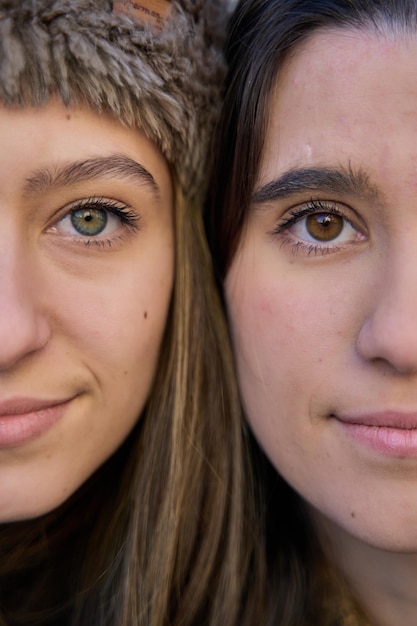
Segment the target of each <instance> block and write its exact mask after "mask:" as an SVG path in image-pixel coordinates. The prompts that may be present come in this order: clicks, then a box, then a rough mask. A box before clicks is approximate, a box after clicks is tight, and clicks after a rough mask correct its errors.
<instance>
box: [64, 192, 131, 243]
mask: <svg viewBox="0 0 417 626" xmlns="http://www.w3.org/2000/svg"><path fill="white" fill-rule="evenodd" d="M83 209H92V210H99V211H105V212H106V213H108V214H111V215H113V216H115V217H117V218H118V219H120V222H121V226H122V227H124V228H126V229H128V230H130V231H132V232H136V231H138V230H139V223H140V219H141V218H140V215H138V214H137V213H135V212H134V211H132V210H131V206H130V205H129V204H121V203H119V202H116V201H115V200H112V199H110V198H100V197H90V198H84V199H82V200H77V201H75V202H72V203H71V204H70V205H68V206H67V207H66V208H65V214H64V215H63V216H62V217H60V218H59V219H58V220H57V221H56V222H55V223H54V226H53V228H54V229H55V231H56V230H57V225H58V224H60V223H61V222H63V220H64V219H65V218H67V217H70V216H71V215H74V214H75V213H76V211H80V210H81V211H82V210H83ZM117 230H118V229H117ZM116 232H117V231H116ZM125 235H126V233H121V234H119V235H118V236H114V235H112V236H111V237H106V238H104V237H101V238H100V233H99V234H97V235H92V236H88V235H82V234H81V233H80V234H78V235H76V234H68V237H70V238H71V239H72V240H73V241H74V242H75V243H80V244H82V245H85V246H87V247H91V246H97V247H100V248H104V247H111V246H112V245H113V244H114V243H117V241H120V240H122V239H124V237H125Z"/></svg>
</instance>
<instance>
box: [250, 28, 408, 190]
mask: <svg viewBox="0 0 417 626" xmlns="http://www.w3.org/2000/svg"><path fill="white" fill-rule="evenodd" d="M410 133H412V134H413V135H414V141H415V143H416V145H417V36H416V35H399V34H393V33H384V34H382V33H379V32H378V33H377V32H375V31H366V30H364V31H359V30H353V29H334V30H328V31H319V32H317V33H316V34H314V35H313V36H311V37H310V38H309V39H308V40H307V41H305V42H304V43H302V44H301V45H300V46H298V47H297V48H295V50H294V52H293V54H292V55H291V57H290V58H289V59H288V60H287V61H286V62H285V64H284V66H283V68H282V69H281V71H280V74H279V76H278V78H277V81H276V85H275V88H274V91H273V94H272V98H271V103H270V119H269V126H268V133H267V138H266V148H265V152H264V159H263V168H262V172H261V178H270V177H271V175H274V174H277V173H278V172H280V171H281V170H282V169H288V168H290V167H298V166H306V165H311V164H314V165H317V164H320V165H335V161H337V162H338V164H340V165H344V164H346V161H349V160H351V159H353V160H355V159H363V158H364V155H365V154H366V153H368V152H369V151H370V148H371V146H372V142H375V141H377V142H378V143H379V145H380V148H381V151H382V152H384V151H391V150H392V149H395V148H401V145H402V144H404V145H407V146H409V144H410V141H409V140H410ZM392 142H393V143H392ZM381 151H380V152H379V154H381ZM361 165H363V164H362V163H361Z"/></svg>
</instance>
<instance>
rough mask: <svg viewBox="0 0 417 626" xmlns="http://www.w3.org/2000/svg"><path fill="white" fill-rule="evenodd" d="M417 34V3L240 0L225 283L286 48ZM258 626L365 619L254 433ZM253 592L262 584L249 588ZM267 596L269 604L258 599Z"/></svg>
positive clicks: (220, 182) (223, 208) (215, 224)
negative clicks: (318, 39)
mask: <svg viewBox="0 0 417 626" xmlns="http://www.w3.org/2000/svg"><path fill="white" fill-rule="evenodd" d="M324 29H359V30H368V31H369V30H371V31H375V32H380V33H384V32H393V33H410V34H412V35H413V36H416V32H417V3H416V2H415V0H320V1H316V0H241V1H240V2H239V4H238V6H237V9H236V12H235V14H234V16H233V18H232V20H231V23H230V25H229V36H228V41H227V45H226V59H227V62H228V65H229V73H228V77H227V80H226V85H225V93H224V105H223V112H222V116H221V121H220V124H219V128H218V133H217V145H216V149H215V153H214V163H215V167H214V170H213V176H212V181H211V185H210V201H209V203H208V209H207V212H206V228H207V232H208V238H209V243H210V247H211V251H212V254H213V258H214V264H215V269H216V275H217V279H218V282H219V285H220V287H221V285H222V282H223V280H224V278H225V276H226V274H227V271H228V269H229V267H230V264H231V262H232V260H233V257H234V254H235V253H236V250H237V248H238V246H239V242H240V239H241V235H242V231H243V229H244V228H245V223H246V219H247V215H248V212H249V210H250V206H251V198H252V195H253V191H254V188H255V184H256V182H257V179H258V175H259V169H260V165H261V159H262V154H263V149H264V144H265V138H266V134H267V128H268V120H269V107H270V103H271V100H272V94H273V89H274V88H275V85H276V84H277V80H278V78H279V75H280V71H281V69H282V67H283V65H284V64H285V61H286V60H287V59H288V57H289V55H291V54H294V53H296V51H297V47H298V46H299V45H300V44H301V43H302V42H304V41H306V40H307V39H308V38H309V37H311V36H313V35H314V33H316V32H317V31H320V30H321V31H322V30H324ZM251 454H252V477H253V478H252V481H251V483H250V484H255V495H254V502H255V505H256V513H255V515H256V518H257V520H256V522H255V523H256V524H258V527H260V528H261V530H260V531H259V537H258V544H257V557H258V558H257V559H255V560H254V561H253V562H254V563H255V564H256V565H255V566H254V568H255V567H259V569H258V570H256V569H254V570H253V579H256V580H258V582H259V581H260V580H261V581H262V582H261V585H260V587H262V588H263V589H264V596H263V598H260V603H261V605H262V606H263V608H262V609H261V610H260V613H259V615H258V621H256V623H257V624H262V625H265V624H267V625H268V626H310V625H311V626H313V625H314V626H316V625H320V626H331V625H332V626H336V625H340V626H341V625H343V626H347V625H348V624H349V626H353V625H357V624H361V625H363V624H366V623H368V622H367V618H366V616H365V615H364V614H363V613H362V612H361V610H360V608H359V607H357V606H356V603H355V601H354V599H353V598H352V597H351V596H350V592H349V589H348V588H347V586H346V585H345V582H344V581H343V579H342V577H341V576H339V575H337V572H335V571H334V570H333V567H332V565H331V564H330V563H329V562H328V560H327V559H326V558H325V556H324V554H323V551H322V550H321V547H320V543H319V541H318V540H317V537H316V534H315V532H314V529H313V527H312V524H311V523H310V520H309V517H308V515H307V513H306V511H305V509H304V506H303V503H302V501H301V498H299V496H298V495H297V494H296V493H295V492H294V491H293V490H292V488H291V487H289V486H288V485H287V484H286V483H285V482H284V480H283V479H281V477H280V476H279V475H278V474H277V472H276V470H275V469H274V468H273V467H272V466H271V464H270V463H269V461H268V460H267V459H266V457H265V455H264V454H263V452H262V451H261V450H260V448H259V446H258V445H257V443H256V442H255V440H254V439H253V438H252V439H251ZM252 591H253V593H254V594H256V593H258V590H257V589H253V590H252ZM262 603H263V604H262Z"/></svg>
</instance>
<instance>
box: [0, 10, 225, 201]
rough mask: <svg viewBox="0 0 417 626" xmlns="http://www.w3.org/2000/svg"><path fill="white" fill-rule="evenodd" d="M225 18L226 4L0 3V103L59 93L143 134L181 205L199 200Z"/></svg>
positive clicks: (30, 101) (32, 101)
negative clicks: (166, 168)
mask: <svg viewBox="0 0 417 626" xmlns="http://www.w3.org/2000/svg"><path fill="white" fill-rule="evenodd" d="M153 8H154V9H155V10H153ZM226 13H227V3H226V2H225V1H224V0H172V2H169V0H114V1H112V0H0V102H1V103H2V104H3V105H6V106H16V105H24V106H30V105H33V106H39V105H42V104H44V103H46V102H47V100H48V98H49V97H50V96H51V95H54V94H57V95H58V96H60V97H61V99H62V100H63V101H64V102H65V104H67V105H70V104H77V103H87V104H88V105H89V106H91V107H92V108H94V109H96V110H98V111H110V112H111V113H112V114H113V115H115V116H116V117H117V118H118V119H119V120H120V121H121V122H123V123H124V124H127V125H129V126H137V127H140V128H141V129H143V130H144V132H145V133H146V134H147V135H148V136H149V137H150V138H151V139H152V140H154V141H155V142H156V144H157V145H158V146H159V147H160V149H161V150H162V152H163V154H164V155H165V157H166V158H167V160H168V162H169V163H170V164H171V167H172V169H173V171H174V174H175V176H176V178H177V180H178V181H179V184H180V185H181V187H182V189H183V192H184V193H185V195H186V197H188V198H189V199H194V200H195V199H199V198H200V199H201V196H202V193H204V191H205V178H206V174H207V171H206V168H207V156H206V152H207V143H208V141H209V139H210V136H211V133H212V130H213V124H214V123H215V120H216V116H217V113H218V108H219V100H220V86H221V83H222V78H223V64H222V57H221V52H220V50H221V46H222V43H223V42H222V31H223V29H224V28H225V25H226V23H227V15H226ZM141 16H143V17H141Z"/></svg>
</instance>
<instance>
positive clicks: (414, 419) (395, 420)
mask: <svg viewBox="0 0 417 626" xmlns="http://www.w3.org/2000/svg"><path fill="white" fill-rule="evenodd" d="M334 417H336V419H338V420H339V421H341V422H344V423H345V424H357V425H359V426H374V427H382V428H397V429H400V430H412V429H417V411H416V412H412V411H411V412H407V411H378V412H371V413H357V414H340V415H339V414H337V415H334Z"/></svg>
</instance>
